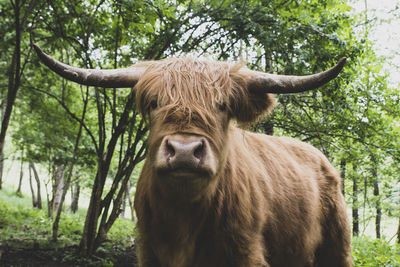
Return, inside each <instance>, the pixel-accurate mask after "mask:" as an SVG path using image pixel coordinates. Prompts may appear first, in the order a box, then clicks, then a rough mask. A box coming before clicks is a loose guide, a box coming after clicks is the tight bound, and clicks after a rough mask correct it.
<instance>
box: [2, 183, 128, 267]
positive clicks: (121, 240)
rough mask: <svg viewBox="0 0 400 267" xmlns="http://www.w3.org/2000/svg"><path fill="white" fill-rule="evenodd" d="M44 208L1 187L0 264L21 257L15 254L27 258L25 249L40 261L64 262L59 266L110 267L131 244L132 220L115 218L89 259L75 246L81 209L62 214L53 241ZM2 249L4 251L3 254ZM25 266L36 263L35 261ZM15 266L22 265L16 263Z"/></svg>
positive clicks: (80, 226) (81, 224)
mask: <svg viewBox="0 0 400 267" xmlns="http://www.w3.org/2000/svg"><path fill="white" fill-rule="evenodd" d="M45 209H46V208H44V210H39V209H37V208H32V203H31V200H30V199H29V198H26V197H23V196H17V195H16V194H15V193H14V192H10V191H8V190H7V189H4V188H3V189H2V190H0V260H1V261H0V266H2V263H3V264H4V261H6V262H7V259H5V257H7V256H8V257H21V256H18V254H20V255H24V257H28V256H29V255H25V254H24V253H28V252H29V251H30V252H31V253H32V254H34V257H35V258H36V260H40V259H42V258H43V261H44V262H46V261H48V262H51V261H53V262H55V263H57V264H58V263H60V264H64V265H60V266H114V265H115V264H114V263H115V261H117V259H118V257H120V256H121V255H122V254H123V253H125V252H126V250H128V249H129V248H131V247H132V245H133V233H134V230H133V229H134V225H133V223H132V222H131V221H130V220H127V219H117V221H116V222H115V223H114V225H113V227H112V228H111V229H110V232H109V234H108V239H107V241H106V242H104V244H103V245H102V246H101V247H100V248H99V249H98V251H97V252H96V254H95V255H93V256H92V257H90V258H87V257H82V256H80V255H79V251H78V247H79V242H80V239H81V236H82V230H83V225H84V220H85V215H84V212H80V213H77V214H72V213H69V212H65V213H63V214H62V216H61V220H60V223H59V230H58V239H57V241H53V240H52V219H50V218H49V217H48V216H47V212H46V210H45ZM2 250H6V253H4V251H2ZM131 250H132V249H131ZM2 254H3V258H2V256H1V255H2ZM8 260H10V259H8ZM16 260H18V259H16ZM37 264H39V263H37ZM28 265H29V266H39V265H36V264H35V263H29V264H28ZM15 266H25V265H23V263H22V265H21V263H20V262H17V263H16V264H15ZM49 266H50V265H49Z"/></svg>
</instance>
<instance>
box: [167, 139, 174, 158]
mask: <svg viewBox="0 0 400 267" xmlns="http://www.w3.org/2000/svg"><path fill="white" fill-rule="evenodd" d="M165 148H166V154H167V157H168V158H171V157H173V156H175V149H174V147H173V145H171V143H170V142H169V141H168V140H167V141H166V142H165Z"/></svg>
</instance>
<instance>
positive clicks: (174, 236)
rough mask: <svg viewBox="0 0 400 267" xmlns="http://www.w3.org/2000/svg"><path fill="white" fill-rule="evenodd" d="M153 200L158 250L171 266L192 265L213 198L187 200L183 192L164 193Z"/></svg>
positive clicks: (159, 254)
mask: <svg viewBox="0 0 400 267" xmlns="http://www.w3.org/2000/svg"><path fill="white" fill-rule="evenodd" d="M154 193H155V194H153V196H157V198H158V199H153V201H151V202H150V206H151V213H152V214H151V216H152V218H154V220H152V222H151V223H152V229H154V230H155V231H156V232H157V234H155V235H154V236H153V237H154V238H155V240H154V241H155V244H153V245H155V248H154V249H155V253H156V254H157V255H158V258H160V259H164V260H166V261H168V262H165V264H166V265H167V266H176V267H180V266H190V263H191V262H192V261H193V257H194V254H195V246H196V240H197V239H198V236H199V234H200V232H201V231H202V229H203V226H204V224H205V221H206V220H207V217H208V212H209V211H210V208H209V207H210V205H211V204H210V201H209V199H208V198H207V199H199V200H197V201H187V200H186V201H185V199H184V198H181V197H179V196H175V197H171V196H170V197H168V198H166V197H163V195H162V194H160V192H158V193H156V192H154Z"/></svg>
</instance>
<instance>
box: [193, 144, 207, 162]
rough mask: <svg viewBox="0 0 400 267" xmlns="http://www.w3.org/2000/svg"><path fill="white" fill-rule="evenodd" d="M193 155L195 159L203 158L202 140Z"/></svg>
mask: <svg viewBox="0 0 400 267" xmlns="http://www.w3.org/2000/svg"><path fill="white" fill-rule="evenodd" d="M193 155H194V156H195V157H196V158H197V159H201V158H203V155H204V140H201V142H200V143H199V144H198V146H197V147H196V149H195V150H194V153H193Z"/></svg>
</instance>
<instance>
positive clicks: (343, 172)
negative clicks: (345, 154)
mask: <svg viewBox="0 0 400 267" xmlns="http://www.w3.org/2000/svg"><path fill="white" fill-rule="evenodd" d="M340 175H341V176H342V194H343V196H344V193H345V192H344V180H345V179H346V161H345V160H344V159H341V160H340Z"/></svg>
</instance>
